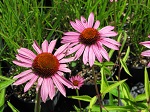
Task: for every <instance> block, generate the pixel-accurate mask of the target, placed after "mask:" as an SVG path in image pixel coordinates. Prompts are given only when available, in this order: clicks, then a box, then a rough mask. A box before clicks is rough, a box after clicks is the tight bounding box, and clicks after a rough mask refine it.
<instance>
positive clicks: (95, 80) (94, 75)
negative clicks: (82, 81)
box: [92, 66, 102, 112]
mask: <svg viewBox="0 0 150 112" xmlns="http://www.w3.org/2000/svg"><path fill="white" fill-rule="evenodd" d="M92 75H93V77H94V85H95V90H96V94H97V97H98V102H99V106H100V112H102V101H101V96H100V93H99V90H98V86H97V83H96V82H97V76H96V74H95V70H94V66H92Z"/></svg>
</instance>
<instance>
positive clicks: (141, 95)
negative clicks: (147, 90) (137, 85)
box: [134, 94, 146, 102]
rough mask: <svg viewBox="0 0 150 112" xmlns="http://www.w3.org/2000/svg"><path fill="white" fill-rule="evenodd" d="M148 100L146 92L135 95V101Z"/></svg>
mask: <svg viewBox="0 0 150 112" xmlns="http://www.w3.org/2000/svg"><path fill="white" fill-rule="evenodd" d="M144 100H146V95H145V94H139V95H137V96H136V97H135V99H134V101H135V102H136V101H144Z"/></svg>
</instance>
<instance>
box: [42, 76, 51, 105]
mask: <svg viewBox="0 0 150 112" xmlns="http://www.w3.org/2000/svg"><path fill="white" fill-rule="evenodd" d="M47 86H48V84H47V79H44V80H43V83H42V86H41V97H42V100H43V102H44V103H45V102H46V99H47V97H48V94H49V91H48V89H47Z"/></svg>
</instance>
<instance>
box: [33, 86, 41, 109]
mask: <svg viewBox="0 0 150 112" xmlns="http://www.w3.org/2000/svg"><path fill="white" fill-rule="evenodd" d="M40 102H41V99H40V88H39V90H38V92H37V93H36V99H35V107H34V112H40V111H41V105H40Z"/></svg>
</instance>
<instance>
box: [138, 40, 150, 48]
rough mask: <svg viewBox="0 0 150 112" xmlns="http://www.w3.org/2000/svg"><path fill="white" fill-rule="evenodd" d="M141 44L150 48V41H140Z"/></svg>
mask: <svg viewBox="0 0 150 112" xmlns="http://www.w3.org/2000/svg"><path fill="white" fill-rule="evenodd" d="M140 44H141V45H143V46H145V47H147V48H150V41H145V42H140Z"/></svg>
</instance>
